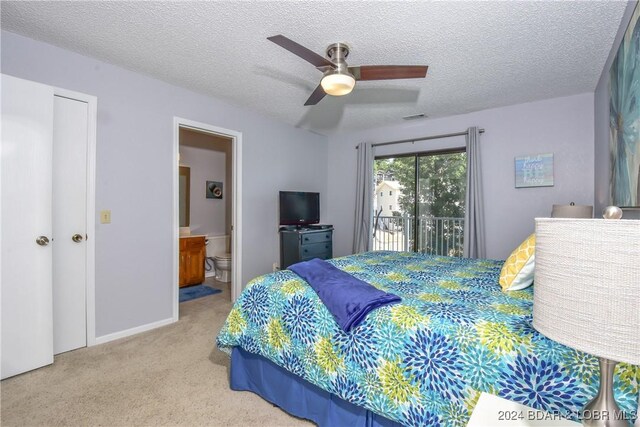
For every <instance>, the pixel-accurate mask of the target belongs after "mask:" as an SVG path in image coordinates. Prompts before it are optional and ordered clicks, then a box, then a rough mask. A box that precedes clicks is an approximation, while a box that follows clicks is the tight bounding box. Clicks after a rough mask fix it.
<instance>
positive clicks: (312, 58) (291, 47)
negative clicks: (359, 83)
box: [267, 34, 336, 68]
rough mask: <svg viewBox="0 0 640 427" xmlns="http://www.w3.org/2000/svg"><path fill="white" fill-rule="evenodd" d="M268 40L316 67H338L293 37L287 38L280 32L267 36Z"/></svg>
mask: <svg viewBox="0 0 640 427" xmlns="http://www.w3.org/2000/svg"><path fill="white" fill-rule="evenodd" d="M267 40H270V41H272V42H274V43H275V44H277V45H278V46H280V47H283V48H285V49H287V50H288V51H289V52H291V53H293V54H294V55H298V56H299V57H300V58H302V59H304V60H305V61H307V62H310V63H312V64H313V65H314V66H315V67H331V68H336V65H335V64H334V63H333V62H331V61H329V60H328V59H327V58H324V57H322V56H320V55H318V54H317V53H315V52H314V51H312V50H309V49H307V48H306V47H304V46H302V45H301V44H298V43H296V42H294V41H293V40H291V39H288V38H286V37H285V36H283V35H281V34H278V35H277V36H271V37H267Z"/></svg>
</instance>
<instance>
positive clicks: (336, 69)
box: [267, 34, 428, 105]
mask: <svg viewBox="0 0 640 427" xmlns="http://www.w3.org/2000/svg"><path fill="white" fill-rule="evenodd" d="M267 40H271V41H272V42H274V43H275V44H277V45H278V46H280V47H283V48H285V49H287V50H288V51H289V52H291V53H293V54H294V55H298V56H299V57H300V58H302V59H304V60H305V61H307V62H310V63H311V64H312V65H313V66H314V67H316V68H317V69H318V70H320V71H322V72H323V73H324V75H323V77H322V80H321V81H320V84H319V85H318V87H316V88H315V90H314V91H313V93H312V94H311V96H310V97H309V99H307V102H305V103H304V105H316V104H317V103H318V102H320V100H321V99H322V98H324V96H325V95H327V94H329V95H333V96H342V95H347V94H348V93H350V92H351V91H352V90H353V87H354V86H355V84H356V81H357V80H391V79H420V78H423V77H425V76H426V75H427V68H428V66H426V65H361V66H358V67H349V66H348V65H347V62H346V61H345V59H346V58H347V56H349V46H347V45H346V44H344V43H334V44H331V45H329V46H328V47H327V50H326V55H327V57H326V58H325V57H322V56H320V55H318V54H317V53H315V52H313V51H312V50H309V49H307V48H306V47H304V46H302V45H301V44H298V43H296V42H294V41H293V40H291V39H288V38H286V37H285V36H283V35H280V34H279V35H277V36H272V37H267Z"/></svg>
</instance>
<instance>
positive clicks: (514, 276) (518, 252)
mask: <svg viewBox="0 0 640 427" xmlns="http://www.w3.org/2000/svg"><path fill="white" fill-rule="evenodd" d="M535 252H536V234H535V233H533V234H532V235H531V236H529V237H527V239H526V240H525V241H524V242H522V243H521V244H520V246H518V247H517V248H516V249H515V250H514V251H513V252H511V255H509V258H507V260H506V261H505V263H504V265H503V266H502V271H501V272H500V286H501V287H502V290H503V291H505V292H506V291H517V290H520V289H524V288H526V287H528V286H530V285H531V283H533V269H534V267H535Z"/></svg>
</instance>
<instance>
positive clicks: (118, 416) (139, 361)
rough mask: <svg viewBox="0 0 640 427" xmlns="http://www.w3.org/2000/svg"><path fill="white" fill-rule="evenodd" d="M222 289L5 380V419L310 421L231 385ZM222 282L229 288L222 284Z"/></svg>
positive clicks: (60, 422) (16, 422)
mask: <svg viewBox="0 0 640 427" xmlns="http://www.w3.org/2000/svg"><path fill="white" fill-rule="evenodd" d="M214 286H215V287H220V288H221V289H224V291H223V293H221V294H216V295H211V296H208V297H204V298H200V299H196V300H192V301H189V302H186V303H182V304H180V321H179V322H177V323H175V324H172V325H169V326H165V327H162V328H159V329H156V330H153V331H150V332H145V333H142V334H139V335H135V336H132V337H128V338H123V339H121V340H118V341H113V342H111V343H107V344H103V345H98V346H94V347H90V348H83V349H79V350H76V351H71V352H68V353H64V354H61V355H59V356H56V358H55V362H54V364H53V365H51V366H47V367H44V368H40V369H37V370H35V371H32V372H28V373H25V374H22V375H18V376H16V377H13V378H9V379H7V380H4V381H2V383H0V387H1V392H2V395H1V402H2V407H1V413H0V421H1V425H2V426H21V425H22V426H156V425H164V426H204V425H207V426H222V425H224V426H252V425H255V426H309V425H313V424H312V423H310V422H308V421H304V420H300V419H297V418H294V417H291V416H289V415H288V414H287V413H285V412H284V411H282V410H280V409H279V408H277V407H274V406H273V405H271V404H270V403H268V402H266V401H265V400H263V399H262V398H260V397H258V396H256V395H255V394H253V393H249V392H237V391H232V390H230V389H229V380H228V367H229V360H228V357H227V356H226V355H225V354H224V353H221V352H220V351H218V350H217V349H216V348H215V344H214V339H215V336H216V335H217V333H218V331H219V330H220V328H221V327H222V324H223V322H224V319H225V318H226V315H227V314H228V313H229V310H230V309H231V303H230V301H229V292H228V285H226V286H225V285H224V284H217V285H214ZM222 286H224V288H222Z"/></svg>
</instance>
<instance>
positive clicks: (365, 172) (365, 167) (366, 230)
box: [353, 142, 373, 254]
mask: <svg viewBox="0 0 640 427" xmlns="http://www.w3.org/2000/svg"><path fill="white" fill-rule="evenodd" d="M357 151H358V163H357V170H356V173H357V176H356V215H355V219H354V228H353V253H354V254H357V253H360V252H366V251H368V250H370V246H369V245H370V242H371V233H372V231H373V230H372V228H371V224H372V222H373V204H372V203H373V201H372V198H373V147H372V146H371V144H370V143H368V142H361V143H360V144H359V145H358V150H357Z"/></svg>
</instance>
